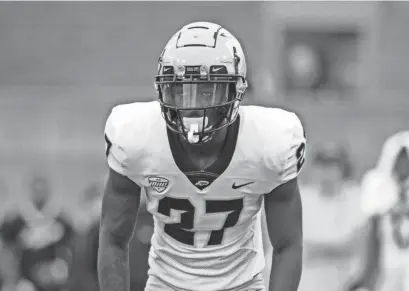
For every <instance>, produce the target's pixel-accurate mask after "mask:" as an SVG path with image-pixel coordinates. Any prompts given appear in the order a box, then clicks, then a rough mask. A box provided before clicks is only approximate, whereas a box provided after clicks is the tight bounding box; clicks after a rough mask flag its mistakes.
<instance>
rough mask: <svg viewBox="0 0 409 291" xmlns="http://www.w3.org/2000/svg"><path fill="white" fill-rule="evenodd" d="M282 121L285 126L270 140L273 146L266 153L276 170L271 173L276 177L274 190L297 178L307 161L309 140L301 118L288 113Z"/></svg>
mask: <svg viewBox="0 0 409 291" xmlns="http://www.w3.org/2000/svg"><path fill="white" fill-rule="evenodd" d="M281 122H282V124H284V126H282V128H281V130H280V132H279V134H278V135H274V136H273V138H274V140H272V141H271V140H270V141H269V142H270V143H271V144H272V145H271V147H272V148H271V147H269V148H270V149H271V150H270V151H269V152H266V153H265V154H266V155H267V160H269V166H268V167H269V168H270V170H271V171H274V173H273V172H272V174H271V176H272V177H275V181H274V182H273V185H272V186H273V187H272V190H273V189H274V188H276V187H278V186H280V185H281V184H284V183H286V182H288V181H290V180H292V179H294V178H296V177H297V176H298V174H299V173H300V171H301V169H302V168H303V166H304V162H305V153H306V142H307V140H306V135H305V131H304V128H303V126H302V123H301V121H300V119H299V118H298V116H297V115H296V114H294V113H287V114H286V115H285V116H283V119H282V120H281ZM277 141H278V142H277ZM272 179H273V178H272Z"/></svg>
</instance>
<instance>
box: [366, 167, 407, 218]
mask: <svg viewBox="0 0 409 291" xmlns="http://www.w3.org/2000/svg"><path fill="white" fill-rule="evenodd" d="M361 191H362V195H361V199H362V200H361V207H362V211H363V212H364V214H365V215H366V216H368V217H371V216H374V215H382V214H385V213H386V212H387V211H389V210H390V209H391V208H392V207H393V205H395V203H396V202H397V201H398V197H399V189H398V185H397V184H396V182H395V181H394V180H393V179H392V177H390V176H389V175H385V174H384V173H383V172H380V171H377V170H371V171H369V172H367V173H366V174H365V175H364V177H363V178H362V182H361Z"/></svg>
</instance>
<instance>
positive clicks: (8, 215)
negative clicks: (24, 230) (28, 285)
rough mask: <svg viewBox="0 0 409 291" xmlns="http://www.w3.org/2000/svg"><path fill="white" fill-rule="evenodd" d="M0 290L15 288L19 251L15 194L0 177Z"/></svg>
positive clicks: (17, 277)
mask: <svg viewBox="0 0 409 291" xmlns="http://www.w3.org/2000/svg"><path fill="white" fill-rule="evenodd" d="M0 192H1V193H0V197H1V201H2V203H1V205H0V291H11V290H13V291H14V290H15V288H16V285H17V284H18V281H19V274H20V270H19V264H18V262H19V257H18V255H19V252H18V247H17V246H16V240H17V238H16V234H15V230H16V229H18V228H19V227H20V224H21V222H20V221H18V220H17V219H16V218H17V216H18V207H17V206H18V205H17V199H15V198H16V197H15V195H14V196H12V195H10V192H9V191H8V188H7V185H6V184H5V183H4V181H3V179H0Z"/></svg>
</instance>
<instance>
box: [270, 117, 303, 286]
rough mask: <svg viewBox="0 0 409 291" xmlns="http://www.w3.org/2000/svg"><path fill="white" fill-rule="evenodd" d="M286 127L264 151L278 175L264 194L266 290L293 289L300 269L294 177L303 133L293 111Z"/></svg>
mask: <svg viewBox="0 0 409 291" xmlns="http://www.w3.org/2000/svg"><path fill="white" fill-rule="evenodd" d="M286 119H287V120H285V121H284V120H283V122H285V124H286V127H285V128H284V131H283V132H282V133H281V134H280V140H278V142H279V144H278V145H279V147H277V138H275V139H274V141H272V144H276V146H274V148H273V149H271V151H269V152H268V153H267V155H268V156H270V157H272V158H270V159H269V161H271V164H270V169H275V172H274V171H272V172H271V173H272V175H273V174H274V173H277V171H278V177H277V178H276V179H275V183H274V185H273V187H272V189H273V190H272V191H271V192H270V193H268V194H266V195H265V197H264V207H265V212H266V222H267V229H268V234H269V237H270V241H271V244H272V246H273V262H272V265H271V273H270V283H269V289H270V291H296V290H297V289H298V285H299V282H300V277H301V270H302V246H303V243H302V236H303V234H302V207H301V197H300V191H299V188H298V182H297V176H298V174H299V173H300V171H301V169H302V167H303V165H304V161H305V152H306V151H305V148H306V136H305V132H304V128H303V126H302V124H301V121H300V120H299V119H298V117H297V116H296V115H295V114H292V115H288V118H286Z"/></svg>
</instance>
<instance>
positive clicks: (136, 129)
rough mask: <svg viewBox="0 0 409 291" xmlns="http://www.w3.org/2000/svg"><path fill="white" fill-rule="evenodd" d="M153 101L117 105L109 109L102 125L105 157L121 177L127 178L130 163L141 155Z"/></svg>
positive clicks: (150, 119) (153, 115)
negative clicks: (109, 111) (103, 127)
mask: <svg viewBox="0 0 409 291" xmlns="http://www.w3.org/2000/svg"><path fill="white" fill-rule="evenodd" d="M156 105H157V104H155V102H144V103H142V102H141V103H139V102H138V103H131V104H125V105H118V106H116V107H114V108H113V109H112V112H111V114H110V115H109V117H108V119H107V122H106V125H105V154H106V157H107V161H108V165H109V166H110V168H112V169H113V170H114V171H116V172H118V173H119V174H121V175H124V176H128V169H129V165H130V162H131V158H132V159H133V160H135V159H138V157H140V156H141V155H143V150H144V145H145V144H146V142H145V141H146V139H147V138H148V135H149V132H150V131H151V130H150V127H151V126H152V122H150V121H152V119H153V118H154V117H155V114H156V113H155V111H158V112H159V114H158V115H159V116H160V109H159V108H157V107H156Z"/></svg>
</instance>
